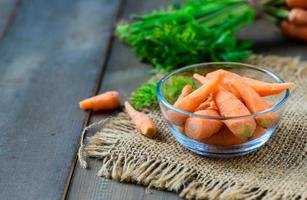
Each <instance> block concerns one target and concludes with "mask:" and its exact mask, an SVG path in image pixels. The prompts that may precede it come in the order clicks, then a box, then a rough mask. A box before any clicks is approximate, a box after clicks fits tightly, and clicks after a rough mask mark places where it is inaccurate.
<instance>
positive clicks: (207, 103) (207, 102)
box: [195, 99, 211, 111]
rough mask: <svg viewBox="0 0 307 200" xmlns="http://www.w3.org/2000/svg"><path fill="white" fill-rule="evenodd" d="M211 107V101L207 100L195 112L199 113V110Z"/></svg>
mask: <svg viewBox="0 0 307 200" xmlns="http://www.w3.org/2000/svg"><path fill="white" fill-rule="evenodd" d="M210 105H211V101H210V100H209V99H207V100H206V101H204V102H203V103H201V104H200V105H199V106H198V107H197V108H196V109H195V111H199V110H205V109H207V108H209V107H210Z"/></svg>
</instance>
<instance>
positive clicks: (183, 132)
mask: <svg viewBox="0 0 307 200" xmlns="http://www.w3.org/2000/svg"><path fill="white" fill-rule="evenodd" d="M178 131H179V132H180V133H182V134H185V131H184V125H183V126H178Z"/></svg>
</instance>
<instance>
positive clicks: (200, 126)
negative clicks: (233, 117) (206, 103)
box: [185, 109, 223, 140]
mask: <svg viewBox="0 0 307 200" xmlns="http://www.w3.org/2000/svg"><path fill="white" fill-rule="evenodd" d="M195 114H200V115H208V116H216V117H219V116H220V115H219V113H218V112H217V111H216V110H211V109H207V110H200V111H197V112H195ZM222 125H223V122H222V121H220V120H214V119H206V118H200V117H190V118H188V119H187V121H186V123H185V133H186V134H187V135H188V136H189V137H191V138H193V139H195V140H203V139H206V138H208V137H210V136H212V135H213V134H215V133H217V132H218V131H219V130H220V129H221V127H222Z"/></svg>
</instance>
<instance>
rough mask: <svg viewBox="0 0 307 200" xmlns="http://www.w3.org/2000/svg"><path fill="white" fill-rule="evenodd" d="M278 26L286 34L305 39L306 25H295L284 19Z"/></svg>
mask: <svg viewBox="0 0 307 200" xmlns="http://www.w3.org/2000/svg"><path fill="white" fill-rule="evenodd" d="M280 27H281V29H282V30H283V31H284V32H285V33H286V34H287V35H288V36H290V37H293V38H298V39H301V40H304V41H307V26H297V25H295V24H291V23H290V22H288V21H285V20H284V21H282V22H281V24H280Z"/></svg>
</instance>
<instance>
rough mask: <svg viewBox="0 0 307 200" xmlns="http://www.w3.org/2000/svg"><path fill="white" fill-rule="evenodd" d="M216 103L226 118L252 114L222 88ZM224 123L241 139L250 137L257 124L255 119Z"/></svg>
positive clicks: (226, 121) (216, 95)
mask: <svg viewBox="0 0 307 200" xmlns="http://www.w3.org/2000/svg"><path fill="white" fill-rule="evenodd" d="M215 103H216V105H217V107H218V108H219V110H220V113H221V115H222V116H225V117H234V116H242V115H250V114H251V113H250V112H249V110H248V109H247V108H246V106H245V105H244V104H243V103H242V102H241V101H240V100H239V99H238V98H237V97H236V96H234V95H233V94H232V93H230V92H228V91H227V90H225V89H224V88H222V87H219V89H218V91H217V92H216V94H215ZM224 123H225V124H226V126H227V127H228V128H229V129H230V130H231V132H232V133H233V134H235V135H236V136H237V137H241V138H248V137H250V136H251V135H252V134H253V132H254V130H255V128H256V122H255V120H254V119H253V118H241V119H229V120H225V121H224Z"/></svg>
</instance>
